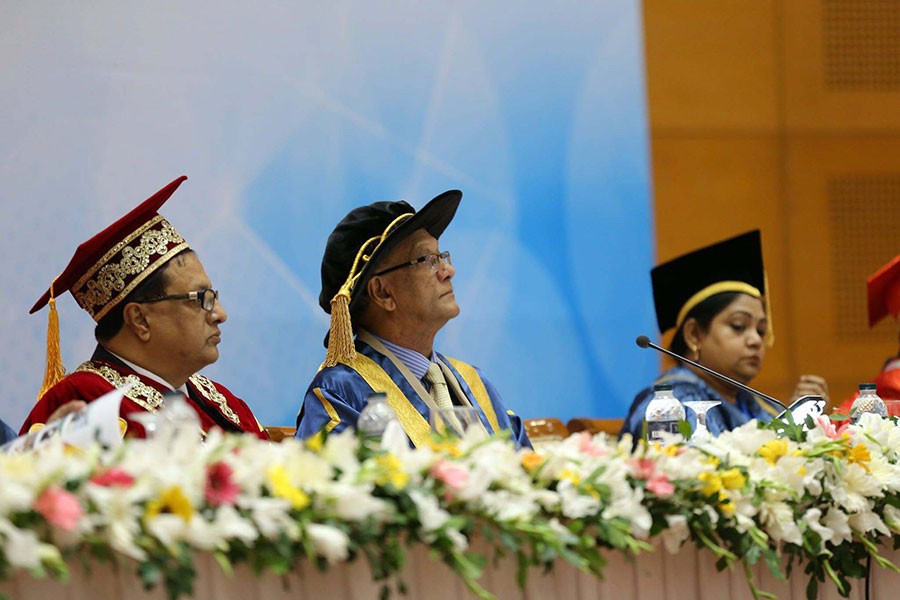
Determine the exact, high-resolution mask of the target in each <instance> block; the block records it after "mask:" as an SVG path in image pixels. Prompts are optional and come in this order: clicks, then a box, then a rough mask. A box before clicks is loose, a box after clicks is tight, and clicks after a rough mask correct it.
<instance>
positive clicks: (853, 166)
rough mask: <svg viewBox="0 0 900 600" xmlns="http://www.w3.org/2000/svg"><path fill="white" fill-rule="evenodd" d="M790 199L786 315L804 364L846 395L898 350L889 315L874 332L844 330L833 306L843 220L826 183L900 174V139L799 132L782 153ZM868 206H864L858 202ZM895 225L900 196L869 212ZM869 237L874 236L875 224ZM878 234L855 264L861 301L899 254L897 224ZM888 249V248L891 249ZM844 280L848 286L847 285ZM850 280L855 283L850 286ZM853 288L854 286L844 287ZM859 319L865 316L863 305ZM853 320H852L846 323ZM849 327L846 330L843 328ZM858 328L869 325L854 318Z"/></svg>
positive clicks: (899, 219) (899, 220) (836, 297)
mask: <svg viewBox="0 0 900 600" xmlns="http://www.w3.org/2000/svg"><path fill="white" fill-rule="evenodd" d="M787 164H788V173H789V178H788V182H789V187H788V194H789V197H790V204H791V206H790V211H789V228H788V231H789V233H788V235H789V239H790V242H791V254H790V268H789V275H790V281H791V284H792V286H793V287H794V289H795V290H796V293H795V296H796V297H795V299H794V302H793V304H792V307H791V315H790V318H791V320H792V321H793V323H794V325H795V336H796V343H795V345H796V348H797V356H798V361H799V363H800V364H799V366H800V367H801V368H808V369H811V368H817V369H820V370H822V371H823V372H824V373H827V374H828V378H829V382H830V385H831V386H832V388H833V389H834V392H835V394H836V395H838V396H840V397H846V396H848V395H849V394H850V393H851V392H852V391H853V390H854V389H855V386H856V384H857V383H860V382H862V381H867V380H868V379H870V378H871V377H873V376H874V375H875V374H876V373H877V372H878V370H879V369H880V368H881V364H882V363H883V361H884V359H885V358H887V357H888V356H890V355H891V354H893V353H896V352H897V336H896V333H895V329H894V324H893V323H892V322H891V321H890V320H888V321H886V322H884V323H882V324H881V325H880V326H879V327H878V328H876V329H875V330H873V331H872V332H871V335H862V336H859V335H856V336H854V335H847V334H846V333H845V334H843V335H842V334H841V333H840V330H841V327H840V323H839V322H838V320H839V318H840V312H839V310H838V307H837V303H838V300H839V295H840V294H841V293H847V292H848V290H842V289H840V288H841V285H839V283H840V282H838V281H836V280H835V273H836V270H837V269H836V264H835V262H836V261H839V260H841V257H840V256H836V255H835V252H834V249H835V245H836V243H837V241H836V239H835V238H836V237H837V236H839V235H841V231H840V229H841V228H842V227H850V226H851V224H850V223H842V222H840V220H839V219H835V218H834V213H833V211H832V210H830V209H829V202H830V200H831V199H832V198H833V197H834V196H833V188H831V189H830V188H829V183H830V182H833V181H835V179H836V178H845V177H847V176H856V177H866V176H870V177H876V178H882V177H885V176H891V175H894V176H900V139H898V138H868V137H856V138H848V137H840V138H830V137H818V136H817V137H798V138H794V139H792V140H791V142H790V145H789V151H788V156H787ZM858 208H859V210H860V211H866V209H867V208H868V207H866V206H861V207H858ZM872 217H874V218H875V219H877V218H879V217H880V218H881V219H883V220H885V221H887V220H892V221H893V222H894V223H897V225H900V197H898V202H897V206H896V210H890V209H888V210H882V211H879V213H876V214H875V215H870V218H872ZM872 235H879V234H878V232H877V230H876V228H875V227H873V228H872ZM889 235H890V233H886V234H881V238H882V241H883V242H886V243H881V244H878V245H877V246H875V247H876V248H880V250H879V251H876V252H872V253H871V255H870V256H868V257H865V259H864V260H865V262H864V264H861V265H859V267H858V272H859V279H858V281H857V282H856V286H857V287H856V290H858V296H857V297H858V301H859V303H860V304H862V305H864V303H865V277H866V276H867V275H868V274H870V273H872V272H874V271H875V270H876V269H877V268H878V267H879V266H880V265H881V264H883V263H886V262H887V261H888V260H889V259H891V258H893V256H894V255H895V254H900V229H897V230H896V233H895V234H894V237H893V239H890V238H889V237H887V236H889ZM890 248H893V249H894V250H893V252H890ZM842 285H844V286H845V285H847V284H846V283H844V284H842ZM851 285H852V284H851ZM849 291H850V292H852V291H853V290H849ZM858 314H859V318H864V315H865V310H864V309H863V308H862V307H861V310H860V311H859V313H858ZM851 325H852V324H851ZM844 329H845V330H846V328H844ZM857 329H858V330H859V331H863V332H865V331H867V328H866V326H865V323H859V324H858V327H857Z"/></svg>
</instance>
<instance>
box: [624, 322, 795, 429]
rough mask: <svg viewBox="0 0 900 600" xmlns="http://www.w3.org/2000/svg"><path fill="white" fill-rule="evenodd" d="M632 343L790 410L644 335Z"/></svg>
mask: <svg viewBox="0 0 900 600" xmlns="http://www.w3.org/2000/svg"><path fill="white" fill-rule="evenodd" d="M634 342H635V343H636V344H637V345H638V346H640V347H641V348H653V349H654V350H658V351H659V352H662V353H663V354H668V355H669V356H671V357H672V358H675V359H677V360H679V361H681V362H686V363H687V364H689V365H691V366H693V367H697V368H698V369H700V370H701V371H703V372H705V373H709V374H710V375H712V376H713V377H715V378H717V379H721V380H722V381H724V382H726V383H729V384H731V385H733V386H734V387H736V388H740V389H742V390H744V391H745V392H750V393H751V394H753V395H755V396H759V397H760V398H762V399H763V400H766V401H767V402H771V403H772V404H776V405H778V406H779V407H781V409H782V410H784V411H785V412H787V411H789V410H790V409H789V408H788V407H787V405H786V404H784V403H783V402H781V401H780V400H776V399H775V398H773V397H772V396H769V395H768V394H763V393H762V392H759V391H757V390H754V389H753V388H752V387H750V386H748V385H744V384H743V383H741V382H740V381H735V380H734V379H732V378H731V377H726V376H725V375H722V374H721V373H719V372H718V371H713V370H712V369H710V368H709V367H704V366H703V365H701V364H700V363H698V362H694V361H692V360H690V359H689V358H685V357H683V356H681V355H680V354H675V353H674V352H672V351H671V350H668V349H666V348H663V347H662V346H657V345H656V344H654V343H653V342H651V341H650V338H648V337H647V336H646V335H640V336H638V338H637V339H636V340H634ZM804 398H805V396H804ZM782 414H784V413H782ZM781 416H782V415H778V417H779V418H780V417H781Z"/></svg>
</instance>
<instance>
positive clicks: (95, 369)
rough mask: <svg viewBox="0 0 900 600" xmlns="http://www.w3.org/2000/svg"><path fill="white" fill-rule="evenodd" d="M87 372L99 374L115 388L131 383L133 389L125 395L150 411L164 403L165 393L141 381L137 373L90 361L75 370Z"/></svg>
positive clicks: (155, 409) (154, 410)
mask: <svg viewBox="0 0 900 600" xmlns="http://www.w3.org/2000/svg"><path fill="white" fill-rule="evenodd" d="M79 371H80V372H87V373H93V374H94V375H99V376H100V377H102V378H103V379H105V380H106V381H107V382H108V383H109V384H110V385H112V386H113V387H115V388H120V387H122V386H123V385H125V384H127V383H130V384H131V389H129V390H128V391H127V392H125V397H126V398H128V399H129V400H131V401H132V402H134V403H135V404H137V405H138V406H140V407H141V408H143V409H144V410H146V411H149V412H156V411H157V410H158V409H159V408H160V407H161V406H162V405H163V402H164V401H163V395H162V392H160V391H159V390H158V389H156V388H154V387H151V386H149V385H147V384H146V383H144V382H143V381H141V378H140V377H138V376H137V375H134V374H132V375H122V374H121V373H119V372H118V371H116V370H115V369H113V368H112V367H110V366H108V365H103V364H99V363H94V362H91V361H88V362H86V363H82V364H81V365H80V366H79V367H78V368H77V369H75V372H79Z"/></svg>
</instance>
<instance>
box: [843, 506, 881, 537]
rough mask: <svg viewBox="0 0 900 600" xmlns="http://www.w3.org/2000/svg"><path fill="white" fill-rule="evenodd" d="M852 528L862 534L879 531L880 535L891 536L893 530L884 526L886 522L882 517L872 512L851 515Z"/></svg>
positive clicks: (866, 511)
mask: <svg viewBox="0 0 900 600" xmlns="http://www.w3.org/2000/svg"><path fill="white" fill-rule="evenodd" d="M850 527H852V528H853V529H854V530H855V531H859V532H862V533H869V532H870V531H877V532H878V533H881V534H884V535H891V530H890V529H888V528H887V526H886V525H885V524H884V521H882V520H881V517H879V516H878V515H877V514H875V513H874V512H872V511H871V510H865V511H862V512H858V513H856V514H854V515H850Z"/></svg>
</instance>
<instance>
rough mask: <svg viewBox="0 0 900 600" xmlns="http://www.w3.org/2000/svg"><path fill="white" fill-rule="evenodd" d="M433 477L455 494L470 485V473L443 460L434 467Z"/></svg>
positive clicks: (432, 470)
mask: <svg viewBox="0 0 900 600" xmlns="http://www.w3.org/2000/svg"><path fill="white" fill-rule="evenodd" d="M431 476H432V477H434V478H435V479H437V480H438V481H440V482H442V483H443V484H444V485H446V486H447V487H448V488H450V490H452V491H454V492H459V491H460V490H462V489H463V488H464V487H465V486H466V484H468V483H469V472H468V471H466V470H465V469H464V468H463V467H460V466H459V465H454V464H453V463H451V462H449V461H447V460H444V459H443V458H442V459H440V460H439V461H437V462H436V463H434V465H432V467H431Z"/></svg>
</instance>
